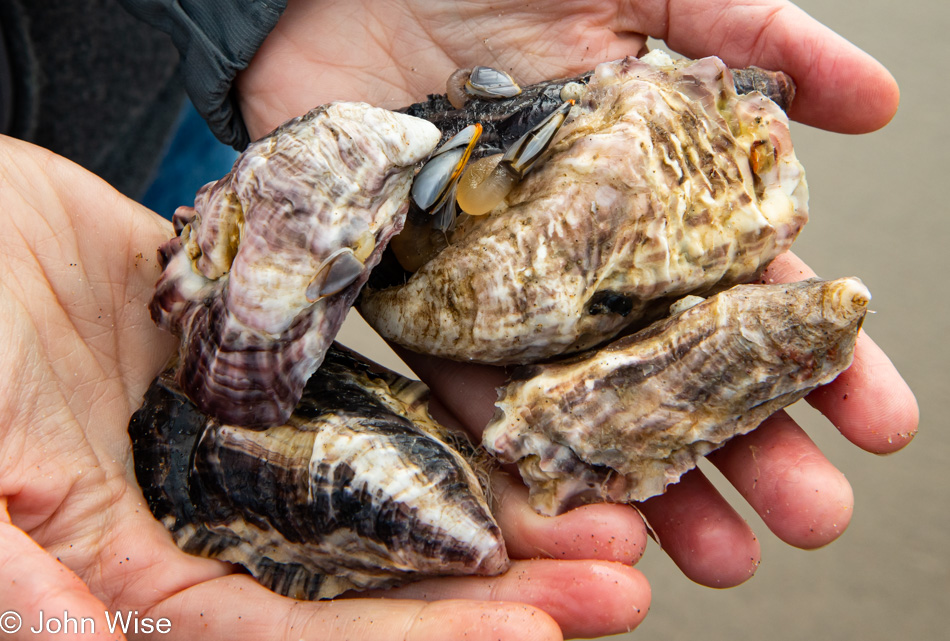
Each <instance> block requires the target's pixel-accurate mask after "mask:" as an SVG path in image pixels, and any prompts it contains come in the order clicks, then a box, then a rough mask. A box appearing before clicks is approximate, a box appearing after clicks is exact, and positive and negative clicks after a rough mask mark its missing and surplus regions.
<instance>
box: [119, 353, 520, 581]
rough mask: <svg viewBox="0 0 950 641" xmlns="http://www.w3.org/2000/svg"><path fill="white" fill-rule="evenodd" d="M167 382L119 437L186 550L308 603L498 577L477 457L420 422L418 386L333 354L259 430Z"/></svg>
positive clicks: (497, 545) (498, 544)
mask: <svg viewBox="0 0 950 641" xmlns="http://www.w3.org/2000/svg"><path fill="white" fill-rule="evenodd" d="M175 381H176V377H175V376H174V375H173V374H172V373H171V372H165V373H164V374H163V375H161V376H160V377H159V378H158V379H156V381H155V382H154V383H153V385H152V387H151V388H150V389H149V391H148V393H147V394H146V397H145V403H144V405H143V406H142V408H141V409H140V410H138V411H137V412H136V413H135V415H134V416H133V417H132V421H131V422H130V424H129V433H130V435H131V437H132V443H133V455H134V461H135V471H136V476H137V478H138V481H139V485H140V486H141V487H142V489H143V492H144V493H145V497H146V499H147V500H148V504H149V506H150V508H151V510H152V512H153V513H154V514H155V516H156V518H158V519H159V520H161V521H162V523H163V524H164V525H165V526H166V527H167V528H168V529H169V530H171V532H172V534H173V535H174V538H175V541H176V542H177V543H178V545H179V546H180V547H181V548H182V549H183V550H185V551H186V552H190V553H192V554H198V555H201V556H207V557H211V558H216V559H221V560H224V561H229V562H232V563H238V564H241V565H243V566H245V567H246V568H247V569H248V570H249V571H250V573H251V574H252V575H254V576H255V577H256V578H257V579H258V580H259V581H260V582H261V583H262V584H264V585H265V586H267V587H269V588H271V589H272V590H274V591H276V592H279V593H281V594H285V595H288V596H291V597H294V598H306V599H313V598H329V597H333V596H335V595H337V594H340V593H341V592H344V591H346V590H350V589H357V590H359V589H365V588H379V587H388V586H391V585H394V584H397V583H401V582H405V581H408V580H412V579H417V578H421V577H425V576H430V575H452V574H498V573H500V572H502V571H504V570H505V569H506V568H507V565H508V557H507V554H506V552H505V544H504V541H503V539H502V537H501V532H500V530H499V528H498V525H497V524H496V523H495V521H494V519H493V518H492V515H491V512H490V510H489V507H488V504H487V500H486V496H485V491H484V489H483V486H482V484H483V483H487V475H486V474H485V473H484V464H485V459H484V455H483V454H482V458H481V459H480V458H479V456H478V455H477V454H476V453H475V448H474V447H473V446H472V445H471V443H469V442H468V441H467V440H466V439H465V437H464V436H460V435H456V434H454V433H453V432H450V431H449V430H448V429H446V428H444V427H442V426H441V425H439V424H438V423H436V422H435V421H433V420H432V419H431V418H430V417H429V414H428V411H427V403H426V398H427V393H428V390H427V388H425V386H424V385H422V383H419V382H416V381H409V380H408V379H405V378H402V377H401V376H398V375H397V374H394V373H392V372H384V373H379V372H376V371H373V370H371V369H370V368H369V367H368V366H367V365H366V364H365V363H363V362H361V361H359V360H357V359H356V358H355V355H352V354H350V353H347V352H343V351H340V350H338V349H335V348H331V349H330V351H329V352H328V353H327V355H326V359H325V360H324V363H323V365H322V367H321V368H320V369H319V370H318V372H317V373H316V374H315V375H314V376H313V377H312V378H311V379H310V380H309V381H308V382H307V385H306V388H305V389H304V392H303V396H302V398H301V401H300V403H299V405H298V406H297V408H296V409H295V411H294V414H293V415H292V416H291V417H290V419H289V421H288V422H287V423H286V424H283V425H278V426H275V427H271V428H269V429H267V430H263V431H259V430H250V429H247V428H241V427H237V426H233V425H227V424H224V423H221V422H219V421H216V420H214V419H212V418H210V417H209V416H207V415H206V414H204V413H202V412H201V411H200V410H199V409H198V408H197V407H195V405H193V404H192V403H191V402H190V401H188V399H187V398H186V397H185V396H184V395H183V394H182V393H181V391H180V390H179V389H178V388H177V384H176V382H175ZM463 454H464V455H463ZM473 463H474V465H475V467H473ZM476 469H478V470H479V471H478V472H476Z"/></svg>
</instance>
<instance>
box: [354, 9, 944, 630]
mask: <svg viewBox="0 0 950 641" xmlns="http://www.w3.org/2000/svg"><path fill="white" fill-rule="evenodd" d="M798 4H799V5H800V6H801V7H802V8H804V9H805V10H806V11H808V12H809V13H811V14H812V15H813V16H815V17H816V18H817V19H818V20H820V21H822V22H824V23H825V24H827V25H828V26H830V27H831V28H832V29H834V30H835V31H837V32H838V33H840V34H842V35H843V36H845V37H846V38H848V39H849V40H851V41H852V42H854V43H855V44H857V45H858V46H860V47H861V48H863V49H864V50H866V51H868V52H870V53H871V54H872V55H874V56H875V57H876V58H877V59H878V60H880V61H881V62H882V63H884V65H885V66H886V67H888V69H890V71H891V73H893V74H894V76H895V77H896V78H897V80H898V82H899V83H900V86H901V92H902V93H901V96H902V97H901V106H900V110H899V112H898V114H897V116H896V117H895V119H894V120H893V121H892V122H891V124H890V125H888V126H887V127H886V128H885V129H883V130H882V131H880V132H876V133H874V134H870V135H864V136H857V137H855V136H844V135H839V134H831V133H828V132H824V131H818V130H812V129H809V128H807V127H803V126H796V127H795V129H794V130H793V132H792V133H793V139H794V140H795V145H796V150H797V153H798V156H799V158H800V159H801V161H802V163H803V164H804V165H805V167H806V170H807V172H808V182H809V187H810V191H811V222H809V224H808V226H807V227H806V228H805V230H804V232H803V233H802V235H801V237H800V239H799V240H798V242H797V244H796V246H795V250H796V251H797V252H798V253H799V255H801V256H802V257H803V258H805V260H806V261H807V262H808V263H809V264H810V265H811V266H812V267H813V268H814V269H815V270H816V271H817V272H818V273H819V274H820V275H822V276H825V277H829V278H837V277H839V276H849V275H855V276H859V277H861V278H862V279H863V280H864V282H865V283H866V284H867V285H868V287H869V288H870V289H871V292H872V294H873V296H874V300H873V301H872V304H871V307H872V309H873V310H875V311H876V312H877V313H876V314H875V315H873V316H871V317H869V318H868V320H867V321H866V323H865V328H866V329H867V331H868V333H869V334H870V335H871V336H872V337H873V338H874V339H875V340H876V341H877V342H878V343H879V344H880V345H881V346H882V347H883V348H884V349H885V351H886V352H887V353H888V354H889V355H890V357H891V359H892V360H893V361H894V362H895V364H896V365H897V367H898V369H899V370H900V371H901V372H902V373H903V375H904V377H905V379H906V380H907V381H908V383H909V384H910V386H911V388H912V389H913V390H914V391H915V392H916V394H917V398H918V401H919V403H920V408H921V428H920V433H919V435H918V437H917V439H916V440H915V441H914V442H913V443H911V445H910V446H908V447H907V448H906V449H905V450H903V451H902V452H899V453H897V454H895V455H892V456H888V457H877V456H874V455H871V454H867V453H865V452H863V451H860V450H858V449H857V448H855V447H853V446H851V445H850V444H849V443H848V442H847V441H845V439H844V438H842V437H841V436H840V435H839V434H838V433H837V431H836V430H835V429H834V427H833V426H832V425H831V424H830V423H828V422H827V421H825V420H824V419H823V418H822V417H821V416H820V415H818V414H816V413H815V412H813V411H812V410H811V409H810V408H808V407H807V406H802V407H797V406H796V407H797V409H796V408H793V411H792V413H793V415H794V416H796V418H798V419H799V420H800V421H801V423H802V424H803V426H804V427H805V428H806V429H807V431H808V432H809V434H810V435H811V436H812V438H813V439H814V440H815V441H817V442H818V444H819V445H820V446H821V448H822V449H823V450H824V451H825V453H826V454H827V455H828V457H829V458H830V459H831V460H832V461H833V462H834V463H835V464H836V465H837V466H838V467H839V469H841V470H842V471H843V472H844V473H845V475H846V476H847V477H848V479H849V480H850V481H851V484H852V486H853V487H854V492H855V499H856V506H855V512H854V518H853V520H852V522H851V526H850V528H849V529H848V530H847V531H846V532H845V533H844V535H843V536H842V537H841V538H840V539H839V540H838V541H837V542H835V543H833V544H832V545H830V546H828V547H826V548H823V549H821V550H817V551H810V552H805V551H802V550H797V549H794V548H790V547H788V546H787V545H785V544H783V543H781V542H779V541H778V540H777V539H776V538H775V537H774V536H772V535H771V534H770V533H769V532H768V531H767V529H766V527H765V526H764V525H763V523H762V522H761V520H760V519H759V518H758V517H757V516H756V515H755V513H754V512H752V511H751V510H750V509H749V508H748V506H746V505H745V504H744V503H743V501H742V499H741V498H739V497H738V495H737V494H735V493H734V492H732V491H731V489H730V488H728V487H727V488H724V490H723V491H724V492H725V493H726V494H727V496H728V497H730V500H732V501H733V503H734V505H736V506H737V507H738V509H739V510H740V512H741V513H742V514H743V516H744V517H745V518H746V519H747V520H748V521H749V522H750V523H751V524H752V527H753V528H754V529H755V530H756V533H757V534H758V535H759V538H760V540H761V543H762V565H761V567H760V568H759V570H758V572H757V574H756V576H755V577H754V578H752V579H751V580H749V581H748V582H746V583H745V584H744V585H742V586H740V587H737V588H733V589H729V590H713V589H709V588H705V587H701V586H699V585H696V584H694V583H692V582H690V581H689V580H688V579H686V578H684V577H683V576H682V575H681V574H680V573H679V571H678V570H677V569H676V567H675V566H674V565H673V564H672V562H670V561H669V559H668V558H667V557H666V556H665V555H664V553H663V552H662V551H661V550H660V549H659V548H658V547H657V546H655V545H652V544H651V546H650V547H649V549H648V550H647V553H646V555H645V557H644V559H643V560H642V561H641V563H640V564H639V566H638V567H639V568H640V569H641V570H643V571H644V572H645V573H646V575H647V576H648V578H649V579H650V582H651V584H652V586H653V606H652V609H651V612H650V615H649V616H648V617H647V619H646V621H645V622H644V624H643V625H642V626H641V627H640V628H639V629H638V630H637V631H636V632H634V633H630V634H625V635H619V636H616V637H613V638H614V639H624V640H625V639H651V640H665V639H677V640H681V639H703V640H704V641H717V640H720V639H722V640H727V639H728V640H735V639H769V641H785V640H789V641H791V640H793V639H794V640H800V639H862V640H863V641H873V640H878V639H880V640H885V639H886V640H890V639H897V638H903V639H913V640H917V639H927V640H929V639H947V638H950V631H948V629H950V626H948V624H947V623H946V617H947V615H948V614H950V498H948V497H950V492H948V490H950V432H948V430H947V429H945V423H946V420H945V419H944V417H943V416H942V415H941V414H940V411H939V408H940V407H946V406H947V405H948V400H950V399H948V391H947V387H948V383H950V375H948V370H950V365H948V362H950V347H948V342H950V341H948V333H950V332H948V330H950V287H948V285H947V266H948V263H950V260H948V258H947V255H948V252H950V248H948V245H950V211H948V206H947V202H948V198H947V195H946V194H947V192H948V190H950V176H947V175H946V172H947V168H948V165H950V125H948V123H947V120H948V112H950V46H948V39H950V3H948V2H946V0H907V1H904V2H895V1H893V0H860V1H859V0H837V1H836V2H827V1H823V0H802V1H801V2H799V3H798ZM369 333H370V332H368V331H367V330H365V329H364V328H363V327H362V326H360V325H359V324H357V323H353V322H351V323H348V325H347V327H346V328H345V331H344V333H343V334H342V335H341V339H342V340H343V341H344V342H346V343H348V344H351V345H353V346H354V347H359V348H360V350H361V351H364V353H368V355H370V356H373V357H375V358H377V359H378V360H382V361H384V362H386V363H388V364H392V363H393V361H392V360H391V359H392V358H393V357H391V356H389V355H388V354H387V352H386V350H385V349H384V348H383V347H382V346H381V343H379V342H374V341H372V340H368V339H367V335H368V334H369ZM705 469H706V471H707V473H708V474H709V476H710V477H711V478H713V479H717V473H716V472H715V470H714V469H712V468H711V467H710V466H707V467H706V468H705ZM717 483H718V484H719V485H720V486H721V487H722V483H719V481H718V479H717Z"/></svg>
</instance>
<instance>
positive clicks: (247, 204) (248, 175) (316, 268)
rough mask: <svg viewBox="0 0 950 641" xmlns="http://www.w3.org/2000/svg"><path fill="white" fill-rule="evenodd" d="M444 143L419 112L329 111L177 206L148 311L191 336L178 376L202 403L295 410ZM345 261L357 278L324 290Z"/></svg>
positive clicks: (302, 122) (251, 152)
mask: <svg viewBox="0 0 950 641" xmlns="http://www.w3.org/2000/svg"><path fill="white" fill-rule="evenodd" d="M438 140H439V132H438V130H437V129H436V128H435V127H434V126H433V125H431V124H430V123H428V122H426V121H424V120H421V119H418V118H413V117H411V116H406V115H403V114H396V113H393V112H390V111H387V110H384V109H378V108H375V107H370V106H369V105H364V104H361V103H334V104H331V105H329V106H324V107H319V108H317V109H314V110H313V111H311V112H310V113H308V114H306V115H304V116H302V117H300V118H296V119H294V120H291V121H289V122H288V123H286V124H284V125H282V126H281V127H279V128H278V129H277V130H275V131H274V132H273V133H272V134H270V135H269V136H267V137H265V138H263V139H261V140H259V141H257V142H255V143H253V144H251V145H250V146H249V147H248V148H247V150H246V151H245V152H244V153H242V154H241V156H240V157H239V158H238V160H237V162H236V163H235V165H234V168H233V169H232V171H231V173H229V174H228V175H227V176H225V177H224V178H222V179H221V180H219V181H217V182H215V183H210V184H208V185H206V186H205V187H204V188H202V190H201V191H199V193H198V195H197V197H196V199H195V207H194V210H190V209H186V210H184V211H179V212H177V213H176V218H178V220H179V221H180V222H181V223H182V224H183V229H182V230H181V232H180V234H179V236H178V237H176V238H174V239H172V240H171V241H170V242H169V243H167V244H166V245H165V246H163V248H162V249H161V253H162V255H163V257H164V258H165V260H166V261H167V265H166V267H165V271H164V273H163V274H162V277H161V279H160V280H159V282H158V285H157V286H156V292H155V296H154V298H153V300H152V303H151V307H150V309H151V312H152V317H153V319H154V320H155V322H156V323H157V324H158V325H159V326H160V327H162V328H164V329H167V330H169V331H171V332H173V333H174V334H176V335H178V336H181V339H182V341H181V350H180V361H181V366H180V369H179V370H178V372H179V373H178V383H179V385H180V386H181V388H182V390H184V392H185V393H186V394H187V395H188V396H189V398H191V399H192V400H193V401H194V402H195V403H196V404H197V405H198V406H199V407H200V408H201V409H202V410H203V411H205V412H208V413H210V414H212V415H214V416H216V417H218V418H219V419H221V420H222V421H224V422H227V423H233V424H237V425H245V426H256V427H265V426H269V425H275V424H278V423H281V422H283V421H286V420H287V418H288V417H289V415H290V412H291V410H292V409H293V407H294V405H295V404H296V403H297V399H299V398H300V394H301V391H302V389H303V386H304V383H305V381H306V380H307V378H308V377H309V376H310V375H311V374H312V373H313V372H314V371H315V370H316V369H317V367H318V366H319V364H320V362H321V360H322V358H323V354H324V352H325V351H326V349H327V347H328V346H329V345H330V343H331V342H332V340H333V338H334V337H335V336H336V333H337V331H338V329H339V327H340V325H341V323H342V322H343V318H344V317H345V315H346V312H347V310H348V309H349V307H350V306H351V304H352V302H353V300H354V298H355V297H356V295H357V294H358V292H359V289H360V288H361V287H362V285H363V283H364V282H365V281H366V278H367V277H368V274H369V271H370V270H371V269H372V268H373V266H375V265H376V263H377V262H378V261H379V256H380V254H381V252H382V250H383V248H384V247H385V245H386V243H387V242H388V240H389V238H390V237H391V236H392V235H393V234H395V233H396V232H397V231H398V230H399V229H401V227H402V224H403V222H404V220H405V212H406V209H407V197H408V190H409V186H410V184H411V181H412V176H413V169H414V166H415V164H416V163H417V162H418V161H419V160H421V159H423V158H425V157H426V156H427V155H428V154H429V153H430V152H431V151H432V149H433V148H434V147H435V145H436V143H437V142H438ZM336 260H339V261H345V263H346V267H347V268H348V269H349V272H350V276H351V278H352V280H351V281H349V284H348V285H347V286H345V287H344V288H343V289H342V290H340V291H339V292H335V293H333V294H332V295H329V296H319V295H317V292H319V285H320V282H319V281H317V280H316V279H322V278H324V277H325V275H326V274H327V273H329V271H330V269H331V268H332V267H333V266H334V261H336ZM341 264H342V263H341ZM315 285H316V286H315Z"/></svg>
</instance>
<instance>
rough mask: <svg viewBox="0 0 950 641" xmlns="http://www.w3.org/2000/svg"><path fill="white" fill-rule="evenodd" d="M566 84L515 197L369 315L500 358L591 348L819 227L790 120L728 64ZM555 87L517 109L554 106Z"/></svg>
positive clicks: (416, 335)
mask: <svg viewBox="0 0 950 641" xmlns="http://www.w3.org/2000/svg"><path fill="white" fill-rule="evenodd" d="M744 82H745V80H744ZM752 84H753V85H754V84H755V83H754V81H753V82H752ZM558 87H559V89H558V90H557V91H556V92H555V93H556V94H557V98H558V100H561V99H563V98H564V94H569V95H570V97H571V99H573V100H575V101H576V105H575V106H574V107H573V108H572V110H571V117H570V118H571V119H570V120H569V121H568V122H566V123H565V124H564V125H563V127H562V128H561V131H560V133H559V134H558V138H556V139H555V140H554V141H553V143H552V144H551V147H550V149H549V151H548V155H547V157H546V158H545V159H542V160H541V161H539V162H538V164H537V166H536V167H535V168H534V169H533V170H532V172H531V173H529V174H527V175H526V176H525V177H524V179H523V180H522V181H521V182H520V183H519V184H518V185H517V186H515V187H514V189H513V190H512V191H511V192H510V193H509V194H508V196H507V199H506V200H505V201H504V202H503V203H502V204H501V205H499V206H498V207H497V208H495V209H494V211H492V212H491V213H490V214H489V215H487V216H481V217H461V218H460V220H459V221H458V223H457V226H456V228H455V230H454V232H453V233H452V234H451V236H450V238H449V241H450V242H449V245H448V247H446V248H445V249H444V250H443V251H442V252H441V253H439V254H438V255H437V256H436V257H435V258H434V259H432V260H431V261H430V262H428V263H427V264H425V265H424V266H422V267H421V268H420V269H419V271H417V272H416V273H415V274H413V275H412V276H411V277H410V278H409V279H408V281H407V282H405V283H399V284H397V285H394V286H387V287H382V286H377V287H374V286H373V282H371V283H370V287H367V288H366V289H365V290H364V292H363V295H362V297H361V300H360V309H361V312H362V313H363V315H364V317H365V318H366V319H367V320H368V321H369V323H370V324H371V325H372V326H373V327H374V328H375V329H376V330H377V331H379V332H380V333H381V334H382V335H383V336H385V337H386V338H388V339H390V340H393V341H395V342H396V343H399V344H400V345H403V346H405V347H408V348H409V349H412V350H415V351H418V352H423V353H429V354H435V355H439V356H444V357H448V358H452V359H456V360H472V361H480V362H490V363H519V362H532V361H536V360H539V359H544V358H548V357H552V356H556V355H559V354H563V353H570V352H577V351H581V350H584V349H587V348H590V347H593V346H595V345H598V344H600V343H603V342H604V341H606V340H608V339H610V338H612V337H614V336H615V335H616V334H617V333H618V332H620V331H621V330H622V329H624V328H625V327H626V326H628V325H630V324H632V323H634V322H637V321H638V320H641V319H644V318H648V317H651V316H655V315H657V311H658V310H659V309H664V308H665V307H667V306H668V305H669V303H670V302H671V301H672V300H673V299H675V298H678V297H680V296H682V295H684V294H688V293H703V294H709V293H713V292H716V291H720V290H723V289H726V288H728V287H730V286H732V285H734V284H736V283H740V282H746V281H749V280H751V279H753V278H755V276H756V275H757V274H758V273H760V272H761V270H762V269H763V268H764V267H765V266H766V265H767V264H768V263H769V262H770V261H771V260H772V259H773V258H774V257H775V256H777V255H778V254H779V253H781V252H783V251H785V250H786V249H788V247H789V246H790V245H791V243H792V241H793V240H794V239H795V237H796V235H797V234H798V232H799V230H800V229H801V228H802V226H803V225H804V224H805V221H806V220H807V212H806V199H807V187H806V184H805V179H804V173H803V170H802V167H801V165H800V164H799V163H798V161H797V159H796V158H795V154H794V151H793V150H792V145H791V141H790V139H789V131H788V121H787V118H786V116H785V114H784V113H783V112H782V110H781V109H780V108H779V106H778V105H776V104H775V103H774V102H772V101H771V100H769V99H768V98H766V97H764V96H763V95H762V94H760V93H758V92H753V93H750V94H746V95H741V96H740V95H738V94H737V93H736V91H735V88H734V86H733V80H732V75H731V74H730V72H729V70H728V69H727V68H726V67H725V65H724V64H723V63H722V62H721V61H720V60H719V59H717V58H705V59H702V60H698V61H678V62H673V61H672V60H670V59H669V58H668V57H664V56H663V55H662V54H651V56H649V57H647V58H644V59H643V60H637V59H633V58H625V59H623V60H618V61H615V62H611V63H605V64H602V65H599V66H598V67H597V68H596V70H595V71H594V72H593V74H591V75H590V76H589V77H585V78H584V79H582V81H580V82H577V81H575V82H571V83H560V84H559V85H558ZM546 90H547V89H542V90H536V89H532V88H530V87H529V88H525V90H524V92H523V94H522V95H520V96H518V97H517V98H513V99H512V100H514V101H525V100H528V101H530V100H535V101H536V102H538V103H542V102H544V101H546V100H548V98H549V97H548V96H547V94H546V93H545V91H546ZM779 93H781V92H779ZM532 96H534V98H532ZM491 109H492V113H495V112H496V111H497V110H498V109H501V108H498V107H493V108H491ZM465 110H466V111H465V113H466V114H469V118H470V119H472V120H475V119H479V118H480V116H481V114H483V113H484V112H485V111H486V110H487V108H486V107H484V104H483V103H482V102H479V101H477V100H471V101H469V103H467V104H466V107H465ZM408 111H409V113H424V111H425V109H424V108H420V109H417V110H413V109H411V108H410V109H409V110H408ZM519 113H520V112H519ZM520 117H521V116H520V115H519V116H518V118H520ZM509 124H510V122H509V121H508V120H505V121H503V125H502V124H500V125H499V127H500V128H502V129H504V127H507V126H508V125H509ZM487 129H488V127H486V130H487ZM448 133H451V132H448ZM483 139H484V140H486V141H491V140H492V139H493V135H492V134H491V132H488V133H486V134H485V135H483Z"/></svg>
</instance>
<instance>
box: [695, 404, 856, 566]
mask: <svg viewBox="0 0 950 641" xmlns="http://www.w3.org/2000/svg"><path fill="white" fill-rule="evenodd" d="M708 459H709V460H710V461H711V462H712V463H713V464H714V465H715V466H716V467H717V468H719V471H721V472H722V474H723V476H725V477H726V479H728V480H729V482H730V483H732V485H733V486H734V487H735V488H736V490H738V492H739V494H741V495H742V496H743V497H744V498H745V499H746V500H747V501H748V502H749V504H750V505H751V506H752V507H753V508H754V509H755V511H756V512H757V513H758V514H759V516H760V517H762V520H763V521H764V522H765V524H766V525H767V526H768V528H769V529H770V530H771V531H772V532H774V533H775V535H776V536H778V537H779V538H780V539H782V540H783V541H785V542H786V543H788V544H789V545H794V546H796V547H800V548H805V549H813V548H817V547H821V546H823V545H826V544H828V543H831V542H832V541H834V540H835V539H836V538H838V537H839V536H840V535H841V533H842V532H844V530H845V528H847V527H848V523H850V521H851V514H852V511H853V508H854V494H853V493H852V491H851V485H850V484H849V483H848V481H847V479H845V477H844V475H843V474H842V473H841V472H840V471H838V470H837V469H836V468H835V467H834V466H833V465H832V464H831V463H830V462H829V461H828V459H827V458H825V456H824V455H823V454H822V453H821V450H819V449H818V447H817V446H816V445H815V444H814V443H813V442H812V440H811V439H810V438H808V435H807V434H805V432H804V431H802V429H801V428H800V427H798V425H796V423H795V421H794V420H792V418H791V417H790V416H789V415H788V414H786V413H785V412H784V411H780V412H777V413H775V414H773V415H772V416H771V417H769V418H768V419H766V420H765V421H764V422H763V423H762V424H761V425H760V426H759V427H758V428H756V429H755V430H753V431H752V432H750V433H749V434H746V435H744V436H740V437H737V438H735V439H733V440H731V441H730V442H729V443H727V444H726V445H725V446H724V447H723V448H722V449H719V450H717V451H715V452H713V453H712V454H710V455H709V456H708Z"/></svg>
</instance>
